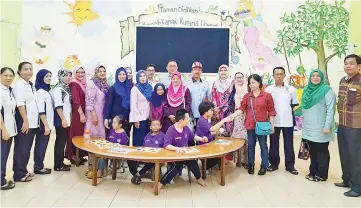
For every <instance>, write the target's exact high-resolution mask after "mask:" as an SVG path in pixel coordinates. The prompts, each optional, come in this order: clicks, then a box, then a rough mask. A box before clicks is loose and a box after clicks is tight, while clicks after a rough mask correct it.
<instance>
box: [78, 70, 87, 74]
mask: <svg viewBox="0 0 361 208" xmlns="http://www.w3.org/2000/svg"><path fill="white" fill-rule="evenodd" d="M76 73H77V74H85V72H83V71H82V72H76Z"/></svg>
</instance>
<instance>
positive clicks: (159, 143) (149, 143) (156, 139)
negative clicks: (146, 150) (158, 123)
mask: <svg viewBox="0 0 361 208" xmlns="http://www.w3.org/2000/svg"><path fill="white" fill-rule="evenodd" d="M164 137H165V134H164V133H163V132H158V134H156V135H153V133H152V132H149V133H148V134H147V136H145V138H144V144H143V146H145V147H161V148H163V145H164Z"/></svg>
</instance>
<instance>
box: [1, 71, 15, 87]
mask: <svg viewBox="0 0 361 208" xmlns="http://www.w3.org/2000/svg"><path fill="white" fill-rule="evenodd" d="M14 77H15V74H13V72H12V71H10V70H9V69H7V70H5V71H4V72H3V73H2V74H1V84H3V85H4V86H6V87H9V86H10V84H11V83H12V82H13V81H14Z"/></svg>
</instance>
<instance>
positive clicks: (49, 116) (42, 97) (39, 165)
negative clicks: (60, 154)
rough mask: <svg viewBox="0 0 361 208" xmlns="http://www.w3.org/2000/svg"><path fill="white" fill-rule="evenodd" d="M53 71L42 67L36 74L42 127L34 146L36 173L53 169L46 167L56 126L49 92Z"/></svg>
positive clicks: (48, 171) (47, 172)
mask: <svg viewBox="0 0 361 208" xmlns="http://www.w3.org/2000/svg"><path fill="white" fill-rule="evenodd" d="M50 82H51V72H50V71H49V70H47V69H41V70H40V71H39V72H38V73H37V74H36V81H35V89H36V91H37V97H36V98H37V105H38V110H39V116H40V128H39V130H38V132H37V133H36V139H35V147H34V173H35V174H50V173H51V169H49V168H44V158H45V153H46V148H47V147H48V142H49V138H50V133H51V129H52V128H53V127H54V107H53V100H52V98H51V95H50V93H49V91H50Z"/></svg>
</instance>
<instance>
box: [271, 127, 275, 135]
mask: <svg viewBox="0 0 361 208" xmlns="http://www.w3.org/2000/svg"><path fill="white" fill-rule="evenodd" d="M274 133H275V127H274V126H273V125H272V127H271V134H274Z"/></svg>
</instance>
